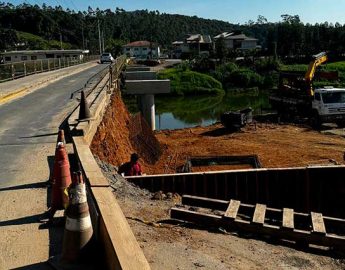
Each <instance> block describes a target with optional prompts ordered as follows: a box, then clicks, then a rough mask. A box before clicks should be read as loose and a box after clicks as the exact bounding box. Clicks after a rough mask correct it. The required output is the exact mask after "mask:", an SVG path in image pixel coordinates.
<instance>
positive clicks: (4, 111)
mask: <svg viewBox="0 0 345 270" xmlns="http://www.w3.org/2000/svg"><path fill="white" fill-rule="evenodd" d="M103 68H106V65H97V66H93V67H91V68H88V69H86V70H84V71H81V72H79V73H77V74H74V75H70V76H68V77H65V78H62V79H60V80H58V81H55V82H53V83H51V84H49V85H48V86H46V87H43V88H41V89H38V90H36V91H34V92H32V93H30V94H28V95H26V96H23V97H21V98H18V99H16V100H13V101H11V102H8V103H6V104H3V105H1V106H0V269H12V268H18V267H25V269H50V268H48V267H47V265H46V263H42V262H44V261H46V260H47V259H48V258H49V257H50V256H51V255H55V254H56V253H59V252H61V250H59V249H60V247H61V242H62V239H61V230H60V233H57V231H56V230H54V229H43V228H42V226H41V225H42V224H40V223H39V222H38V217H39V216H40V215H41V214H42V213H43V212H44V211H46V210H47V205H48V202H47V188H46V186H45V185H44V183H45V182H46V181H47V180H48V179H49V173H50V169H49V164H50V165H51V160H52V158H53V157H54V151H55V143H56V138H57V135H56V134H57V131H58V128H59V126H60V124H61V123H62V121H63V120H64V118H65V117H66V116H67V115H68V114H69V113H70V112H71V110H72V109H73V108H74V106H75V105H77V101H76V100H72V99H70V95H71V93H72V92H74V91H76V90H78V89H80V88H81V87H83V85H84V84H85V83H86V82H87V80H88V79H89V78H90V77H91V76H92V75H94V74H96V73H97V72H99V71H100V70H101V69H103ZM20 269H22V268H20ZM23 269H24V268H23Z"/></svg>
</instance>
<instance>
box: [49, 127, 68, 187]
mask: <svg viewBox="0 0 345 270" xmlns="http://www.w3.org/2000/svg"><path fill="white" fill-rule="evenodd" d="M59 143H63V144H65V133H64V130H63V129H59V131H58V137H57V140H56V146H55V158H54V167H53V172H52V174H51V175H50V178H49V181H48V184H49V185H50V184H52V183H53V179H54V176H55V175H56V172H57V170H58V162H57V158H56V157H57V150H58V145H59Z"/></svg>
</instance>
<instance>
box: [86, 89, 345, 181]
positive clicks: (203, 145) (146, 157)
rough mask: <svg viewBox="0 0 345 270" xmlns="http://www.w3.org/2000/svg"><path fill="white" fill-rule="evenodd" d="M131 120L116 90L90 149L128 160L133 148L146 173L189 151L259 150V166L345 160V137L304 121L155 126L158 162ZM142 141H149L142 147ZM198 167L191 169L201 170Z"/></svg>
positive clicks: (175, 163) (173, 164)
mask: <svg viewBox="0 0 345 270" xmlns="http://www.w3.org/2000/svg"><path fill="white" fill-rule="evenodd" d="M131 125H133V123H132V124H131V117H130V115H129V113H128V111H127V109H126V107H125V105H124V104H123V101H122V99H121V98H120V97H119V96H117V95H114V96H113V99H112V102H111V107H110V108H109V109H108V110H107V112H106V114H105V117H104V119H103V122H102V123H101V125H100V126H99V128H98V131H97V133H96V135H95V137H94V140H93V142H92V145H91V149H92V151H93V153H94V154H95V155H97V156H98V157H99V158H100V159H101V160H104V161H106V162H108V163H111V164H113V165H115V166H119V165H121V164H122V163H123V162H126V161H128V159H129V156H130V154H131V153H132V152H138V153H139V154H140V156H141V157H142V158H141V160H140V162H141V164H142V167H143V170H144V172H145V173H147V174H162V173H174V172H176V170H177V169H178V168H179V167H180V166H182V165H183V164H184V163H185V161H186V159H187V158H188V157H191V156H231V155H258V157H259V159H260V162H261V164H262V166H263V167H296V166H307V165H319V164H327V165H330V164H332V163H333V164H336V163H337V164H343V162H344V161H343V154H344V149H345V140H344V138H343V137H341V136H337V135H324V134H321V133H320V132H317V131H314V130H311V129H310V128H308V127H303V126H295V125H278V124H260V123H259V124H257V125H256V127H255V126H247V127H245V128H244V129H242V131H240V132H236V133H229V132H228V131H227V130H226V129H224V128H223V127H222V125H221V124H215V125H212V126H209V127H195V128H191V129H181V130H174V131H169V130H165V131H160V132H156V133H155V135H156V138H157V139H158V141H159V142H160V144H161V150H162V154H161V156H160V159H159V160H158V161H157V162H153V161H154V160H155V158H154V156H156V155H157V151H158V150H157V142H156V139H155V138H154V137H150V136H149V138H147V137H148V135H147V134H146V135H145V136H142V137H141V140H145V141H146V142H144V143H142V144H141V143H140V141H139V140H138V139H137V141H136V143H134V142H133V135H131V136H130V127H131ZM146 133H147V131H146ZM151 135H152V134H151ZM143 138H144V139H143ZM145 138H146V139H145ZM138 142H139V143H138ZM144 144H146V145H151V146H152V147H151V148H150V149H149V148H147V147H146V148H145V147H141V146H144ZM221 167H222V169H224V170H225V169H234V167H233V166H221ZM200 168H201V167H199V168H195V169H194V171H200ZM203 169H204V170H208V171H209V170H219V169H220V168H219V166H211V167H204V168H203Z"/></svg>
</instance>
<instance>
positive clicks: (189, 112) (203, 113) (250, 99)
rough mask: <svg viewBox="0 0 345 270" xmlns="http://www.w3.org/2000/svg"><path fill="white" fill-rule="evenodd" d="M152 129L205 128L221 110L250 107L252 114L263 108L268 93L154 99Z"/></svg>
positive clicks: (214, 120) (216, 117)
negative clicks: (154, 115)
mask: <svg viewBox="0 0 345 270" xmlns="http://www.w3.org/2000/svg"><path fill="white" fill-rule="evenodd" d="M155 103H156V128H157V129H158V130H160V129H179V128H188V127H193V126H197V125H201V126H208V125H211V124H213V123H215V122H217V121H218V119H219V117H220V115H221V114H222V113H223V112H225V111H230V110H239V109H243V108H245V107H252V108H253V110H254V114H255V113H259V112H260V111H261V110H262V108H267V107H268V106H269V105H268V92H267V91H251V92H247V93H228V94H226V95H225V96H202V97H156V99H155Z"/></svg>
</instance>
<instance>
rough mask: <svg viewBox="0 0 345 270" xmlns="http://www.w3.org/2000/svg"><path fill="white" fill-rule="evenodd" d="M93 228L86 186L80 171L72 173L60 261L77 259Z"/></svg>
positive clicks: (68, 261) (88, 240) (74, 260)
mask: <svg viewBox="0 0 345 270" xmlns="http://www.w3.org/2000/svg"><path fill="white" fill-rule="evenodd" d="M92 234H93V230H92V224H91V218H90V213H89V207H88V204H87V197H86V186H85V183H84V181H83V177H82V174H81V172H80V171H79V172H76V173H74V174H73V182H72V185H71V186H70V188H69V206H68V207H67V209H66V224H65V232H64V238H63V247H62V255H61V260H60V262H61V263H64V264H66V263H67V264H71V263H72V264H73V263H76V262H77V261H79V259H80V257H81V254H82V253H83V251H84V250H85V249H86V246H87V244H88V243H89V242H90V240H91V238H92Z"/></svg>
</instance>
